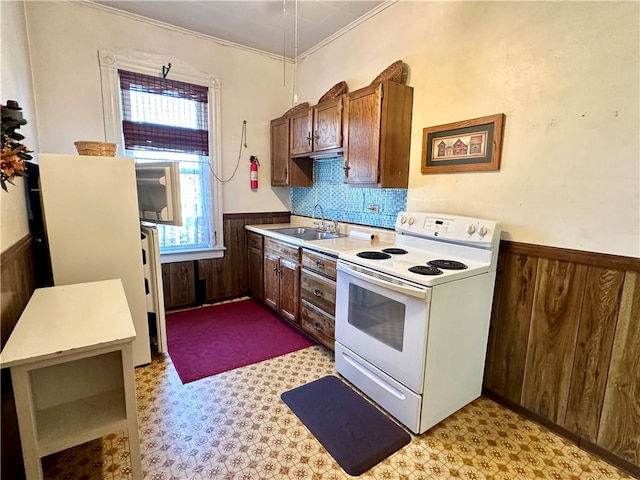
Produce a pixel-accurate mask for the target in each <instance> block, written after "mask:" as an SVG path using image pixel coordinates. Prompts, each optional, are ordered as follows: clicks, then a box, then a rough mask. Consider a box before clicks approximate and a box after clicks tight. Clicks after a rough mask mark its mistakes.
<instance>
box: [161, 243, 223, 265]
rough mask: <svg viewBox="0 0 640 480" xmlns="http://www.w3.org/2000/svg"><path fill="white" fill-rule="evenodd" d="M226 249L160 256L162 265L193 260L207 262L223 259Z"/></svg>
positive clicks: (218, 248)
mask: <svg viewBox="0 0 640 480" xmlns="http://www.w3.org/2000/svg"><path fill="white" fill-rule="evenodd" d="M225 250H226V247H216V248H211V249H207V250H194V251H192V252H182V253H165V254H161V255H160V263H173V262H188V261H191V260H207V259H209V258H222V257H224V252H225Z"/></svg>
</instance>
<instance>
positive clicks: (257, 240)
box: [247, 231, 263, 250]
mask: <svg viewBox="0 0 640 480" xmlns="http://www.w3.org/2000/svg"><path fill="white" fill-rule="evenodd" d="M262 241H263V237H262V235H260V234H259V233H255V232H249V231H247V245H249V246H250V247H254V248H257V249H259V250H262Z"/></svg>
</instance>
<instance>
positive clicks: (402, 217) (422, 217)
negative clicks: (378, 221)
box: [395, 212, 500, 246]
mask: <svg viewBox="0 0 640 480" xmlns="http://www.w3.org/2000/svg"><path fill="white" fill-rule="evenodd" d="M395 229H396V232H398V233H401V234H405V233H406V234H411V235H414V236H417V237H425V238H434V239H435V238H437V239H442V240H450V241H455V242H460V243H469V244H474V245H479V246H483V245H485V246H490V245H493V244H495V243H497V242H499V240H500V224H499V223H498V222H494V221H491V220H484V219H479V218H472V217H463V216H460V215H448V214H434V213H426V212H400V213H398V217H397V219H396V225H395Z"/></svg>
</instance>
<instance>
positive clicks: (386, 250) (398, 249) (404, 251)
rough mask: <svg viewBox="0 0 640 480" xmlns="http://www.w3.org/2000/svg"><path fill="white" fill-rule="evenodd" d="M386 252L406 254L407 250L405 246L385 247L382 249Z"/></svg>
mask: <svg viewBox="0 0 640 480" xmlns="http://www.w3.org/2000/svg"><path fill="white" fill-rule="evenodd" d="M382 251H383V252H384V253H390V254H391V255H404V254H405V253H409V252H407V251H406V250H405V249H404V248H384V249H382Z"/></svg>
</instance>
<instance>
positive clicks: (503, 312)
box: [488, 252, 538, 402]
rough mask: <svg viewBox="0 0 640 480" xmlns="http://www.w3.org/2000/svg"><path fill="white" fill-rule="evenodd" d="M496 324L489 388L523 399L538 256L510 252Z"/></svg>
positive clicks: (500, 291)
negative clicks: (523, 383)
mask: <svg viewBox="0 0 640 480" xmlns="http://www.w3.org/2000/svg"><path fill="white" fill-rule="evenodd" d="M503 258H504V270H503V272H502V275H501V277H502V282H500V283H501V285H500V288H499V289H498V290H497V292H499V296H500V300H499V303H498V304H496V305H498V307H497V309H495V310H496V311H497V312H498V315H497V316H498V318H495V319H494V321H495V322H497V324H496V325H495V327H496V331H495V335H492V336H495V347H494V352H493V359H492V360H493V371H492V372H491V375H490V376H489V377H488V388H490V389H491V390H493V391H494V392H496V393H499V394H500V395H501V396H503V397H505V398H507V399H509V400H512V401H514V402H519V401H520V396H521V394H522V381H523V375H524V369H525V362H526V353H527V350H526V348H522V346H523V345H526V344H527V338H528V336H529V329H530V323H531V311H532V308H533V297H534V292H535V283H536V269H537V265H538V259H537V258H535V257H529V256H527V255H520V254H517V253H510V252H508V253H506V254H505V255H504V256H503Z"/></svg>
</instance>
